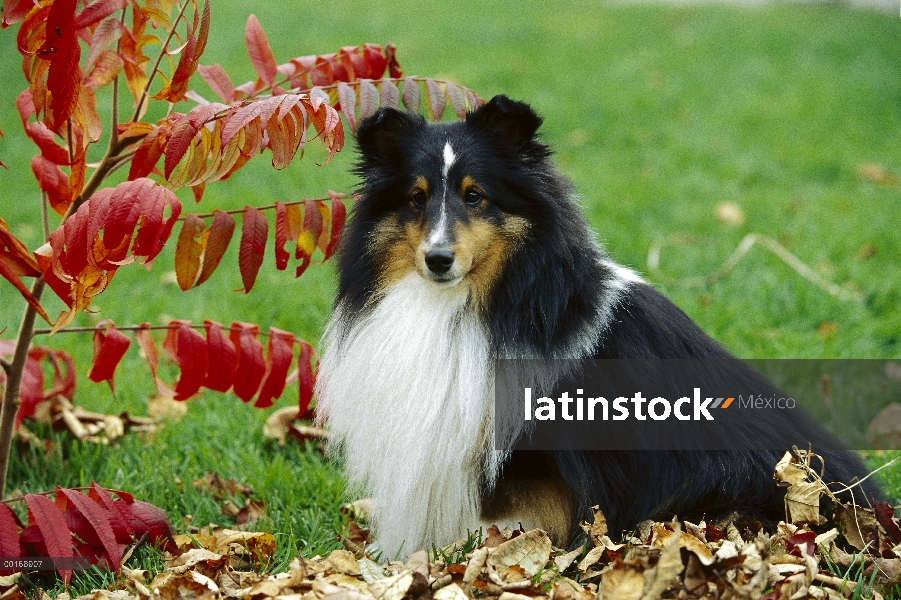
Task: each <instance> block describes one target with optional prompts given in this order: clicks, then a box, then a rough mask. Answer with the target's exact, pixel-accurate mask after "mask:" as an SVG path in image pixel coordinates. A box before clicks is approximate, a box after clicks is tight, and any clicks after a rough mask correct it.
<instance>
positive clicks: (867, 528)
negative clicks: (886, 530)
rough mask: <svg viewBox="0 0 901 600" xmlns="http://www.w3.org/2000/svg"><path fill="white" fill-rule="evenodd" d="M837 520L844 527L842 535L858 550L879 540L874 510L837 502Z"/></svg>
mask: <svg viewBox="0 0 901 600" xmlns="http://www.w3.org/2000/svg"><path fill="white" fill-rule="evenodd" d="M835 519H836V520H837V521H838V522H839V523H840V524H841V526H842V535H844V536H845V539H846V540H847V541H848V543H849V544H851V545H852V546H854V547H855V548H856V549H858V550H863V549H864V547H866V546H867V544H868V543H869V544H870V546H872V545H873V544H872V542H871V540H872V541H875V540H878V539H879V538H878V535H879V533H878V531H879V523H878V521H877V520H876V514H875V513H874V512H873V510H872V509H869V508H863V507H861V506H850V505H848V504H844V503H841V502H836V503H835Z"/></svg>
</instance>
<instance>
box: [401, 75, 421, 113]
mask: <svg viewBox="0 0 901 600" xmlns="http://www.w3.org/2000/svg"><path fill="white" fill-rule="evenodd" d="M403 101H404V108H406V109H407V110H408V111H410V112H414V113H416V112H419V85H418V84H417V83H416V82H415V81H414V80H413V78H412V77H407V78H406V79H404V94H403Z"/></svg>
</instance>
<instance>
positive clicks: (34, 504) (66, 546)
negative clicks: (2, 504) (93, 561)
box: [25, 494, 73, 584]
mask: <svg viewBox="0 0 901 600" xmlns="http://www.w3.org/2000/svg"><path fill="white" fill-rule="evenodd" d="M25 506H26V507H27V508H28V524H29V525H36V526H37V528H38V531H40V533H41V536H42V537H43V538H44V545H45V546H46V548H47V556H52V557H59V558H72V557H73V554H72V533H71V532H70V531H69V527H68V525H66V519H65V518H64V517H63V513H62V512H61V511H60V510H59V509H58V508H57V507H56V505H55V504H53V502H51V501H50V500H49V499H48V498H47V497H46V496H39V495H37V494H26V495H25ZM59 574H60V576H61V577H62V578H63V582H64V583H66V584H68V583H69V579H71V577H72V570H71V569H59Z"/></svg>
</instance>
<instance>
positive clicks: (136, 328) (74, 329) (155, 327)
mask: <svg viewBox="0 0 901 600" xmlns="http://www.w3.org/2000/svg"><path fill="white" fill-rule="evenodd" d="M105 327H106V326H105V325H101V326H99V327H66V328H65V329H60V330H59V331H57V332H56V333H55V334H54V335H58V334H60V333H94V332H96V331H103V330H104V329H105ZM114 327H115V328H116V330H117V331H141V330H144V329H148V330H150V331H168V330H170V329H179V328H180V327H181V324H179V323H176V324H174V325H148V326H146V327H144V326H141V325H123V326H122V327H116V326H115V325H114ZM188 327H190V328H191V329H197V330H204V329H206V325H203V324H199V323H188ZM222 329H223V330H224V331H236V332H241V331H244V330H243V329H241V328H240V327H232V326H228V327H222ZM52 332H53V330H52V329H35V330H34V335H49V334H50V333H52ZM257 335H262V336H263V337H270V336H271V335H272V332H271V331H260V332H258V333H257ZM294 340H295V341H297V342H302V341H303V340H302V339H301V338H299V337H297V336H294Z"/></svg>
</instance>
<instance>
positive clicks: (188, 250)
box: [175, 215, 206, 291]
mask: <svg viewBox="0 0 901 600" xmlns="http://www.w3.org/2000/svg"><path fill="white" fill-rule="evenodd" d="M205 227H206V223H204V222H203V219H201V218H200V217H198V216H197V215H187V216H186V217H185V220H184V223H183V224H182V227H181V233H180V234H179V235H178V244H177V245H176V246H175V278H176V280H177V281H178V287H180V288H181V289H182V290H184V291H188V290H189V289H191V288H192V287H194V280H195V279H196V278H197V272H198V271H199V270H200V257H201V255H202V254H203V247H204V244H203V238H204V236H203V230H204V228H205Z"/></svg>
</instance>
